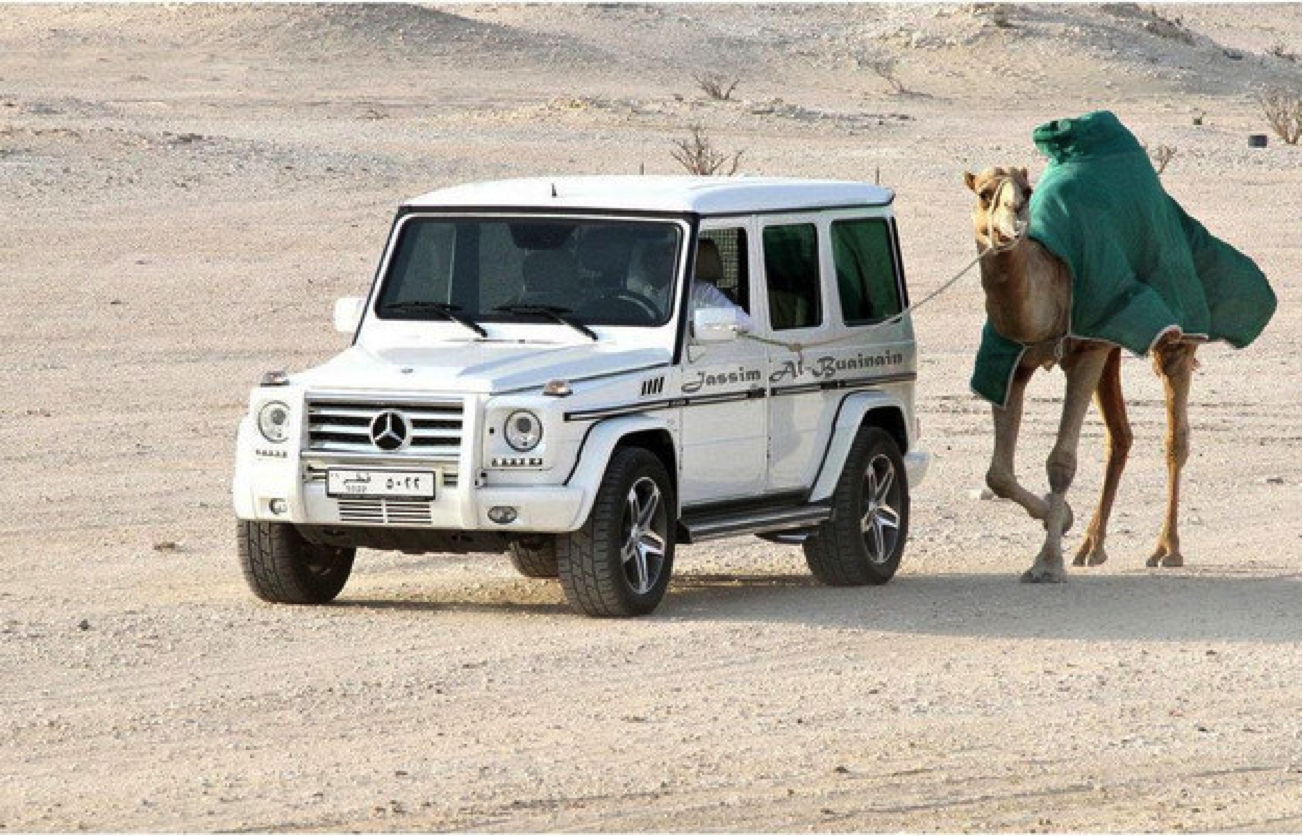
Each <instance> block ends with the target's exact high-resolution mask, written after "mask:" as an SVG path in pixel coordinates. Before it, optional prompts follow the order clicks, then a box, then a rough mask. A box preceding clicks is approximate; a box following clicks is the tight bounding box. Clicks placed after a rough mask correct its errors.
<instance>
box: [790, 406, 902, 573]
mask: <svg viewBox="0 0 1303 836" xmlns="http://www.w3.org/2000/svg"><path fill="white" fill-rule="evenodd" d="M908 532H909V481H908V479H907V478H906V476H905V462H904V459H902V458H901V455H900V449H899V448H898V447H897V446H896V441H895V439H893V438H892V437H891V436H890V435H889V434H887V433H886V432H884V431H883V430H880V429H878V428H877V427H862V428H861V429H860V431H859V433H858V434H857V435H856V437H855V441H854V442H853V443H852V444H851V449H850V453H849V454H848V455H847V457H846V467H845V468H844V469H843V470H842V475H841V478H840V479H839V480H838V482H837V488H836V490H835V491H834V493H833V513H832V518H831V519H829V520H828V521H827V522H825V523H823V524H822V525H820V526H819V528H818V530H817V531H816V532H815V534H814V535H813V536H811V537H810V538H808V539H807V540H806V541H805V544H804V548H805V561H806V563H807V564H809V566H810V571H811V572H812V573H813V574H814V576H815V577H816V578H818V579H819V580H820V581H822V582H823V583H826V584H828V585H830V586H861V585H864V584H883V583H886V582H887V581H889V580H891V578H892V576H893V575H895V574H896V569H897V568H898V567H899V566H900V558H901V555H902V554H903V553H904V551H905V537H906V535H907V534H908Z"/></svg>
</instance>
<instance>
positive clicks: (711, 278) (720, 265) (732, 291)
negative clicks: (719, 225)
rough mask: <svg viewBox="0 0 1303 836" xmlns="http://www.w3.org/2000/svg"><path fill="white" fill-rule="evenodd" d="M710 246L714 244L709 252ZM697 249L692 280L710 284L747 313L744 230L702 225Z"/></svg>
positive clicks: (747, 284)
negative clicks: (694, 272)
mask: <svg viewBox="0 0 1303 836" xmlns="http://www.w3.org/2000/svg"><path fill="white" fill-rule="evenodd" d="M711 248H714V251H715V252H714V254H712V253H711ZM697 251H698V253H699V256H698V259H697V272H696V276H695V278H694V281H696V282H698V283H700V282H709V283H711V284H713V285H714V286H715V287H717V288H719V291H720V292H721V293H723V294H724V295H725V296H727V297H728V298H729V299H730V300H731V301H732V302H733V304H735V305H737V306H738V307H739V308H741V309H742V310H744V311H746V312H747V313H750V312H751V298H750V297H751V293H750V290H749V289H748V288H749V283H748V281H747V234H746V230H745V229H739V228H729V229H703V230H702V231H701V235H700V236H699V237H698V239H697ZM716 255H718V258H716V257H715V256H716Z"/></svg>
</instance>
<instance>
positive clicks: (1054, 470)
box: [1045, 450, 1077, 494]
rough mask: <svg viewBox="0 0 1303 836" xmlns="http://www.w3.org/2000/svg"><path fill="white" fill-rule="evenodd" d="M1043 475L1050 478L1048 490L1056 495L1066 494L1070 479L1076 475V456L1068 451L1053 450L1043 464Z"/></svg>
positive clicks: (1070, 482)
mask: <svg viewBox="0 0 1303 836" xmlns="http://www.w3.org/2000/svg"><path fill="white" fill-rule="evenodd" d="M1045 473H1046V475H1048V476H1049V477H1050V490H1052V491H1054V493H1057V494H1063V493H1067V492H1068V486H1069V485H1071V484H1072V477H1074V476H1076V475H1077V456H1076V454H1075V453H1072V452H1070V451H1068V450H1055V451H1054V452H1052V453H1050V457H1049V459H1048V460H1047V461H1046V462H1045Z"/></svg>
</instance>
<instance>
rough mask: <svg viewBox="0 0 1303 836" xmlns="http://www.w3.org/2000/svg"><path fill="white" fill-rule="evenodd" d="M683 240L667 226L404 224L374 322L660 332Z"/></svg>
mask: <svg viewBox="0 0 1303 836" xmlns="http://www.w3.org/2000/svg"><path fill="white" fill-rule="evenodd" d="M681 237H682V236H681V232H680V228H679V226H678V225H677V224H674V223H670V222H665V221H623V220H592V219H579V218H573V219H572V218H546V219H542V218H422V217H415V218H411V219H410V220H408V221H407V222H406V223H404V224H403V226H402V231H401V233H400V234H399V238H398V244H397V246H396V247H395V248H394V253H393V257H392V258H391V259H390V261H389V268H388V272H387V273H386V275H385V280H384V286H383V289H382V290H381V292H380V296H379V299H378V300H377V302H376V314H377V315H378V316H379V317H381V318H382V319H429V320H442V321H447V320H449V319H450V318H451V317H450V316H449V313H451V314H454V315H455V317H456V319H458V320H462V321H465V322H468V323H479V322H562V321H569V322H570V323H573V324H575V325H578V326H583V325H632V326H646V327H652V326H657V325H663V324H665V323H666V322H668V321H669V317H670V308H671V307H672V305H671V301H672V298H673V297H672V289H673V284H674V273H675V265H676V264H677V262H678V253H679V249H680V239H681ZM558 316H559V317H562V319H558Z"/></svg>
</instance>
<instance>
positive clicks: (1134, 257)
mask: <svg viewBox="0 0 1303 836" xmlns="http://www.w3.org/2000/svg"><path fill="white" fill-rule="evenodd" d="M1032 141H1033V142H1034V143H1035V144H1036V147H1037V149H1038V150H1039V151H1040V152H1041V153H1042V154H1044V155H1045V156H1047V157H1049V160H1050V162H1049V166H1048V167H1047V168H1046V170H1045V173H1044V174H1043V175H1042V176H1041V179H1040V182H1038V183H1037V184H1036V188H1035V190H1034V191H1033V192H1032V198H1031V204H1030V207H1029V212H1030V216H1031V217H1030V221H1031V224H1030V227H1029V229H1028V230H1027V234H1028V236H1029V237H1031V238H1033V239H1035V240H1036V241H1039V242H1040V243H1041V244H1042V245H1043V246H1045V247H1046V248H1047V249H1049V250H1050V251H1051V252H1053V253H1054V254H1055V255H1057V256H1058V257H1059V258H1061V259H1063V261H1064V262H1065V263H1066V264H1067V265H1068V268H1069V269H1070V270H1071V271H1072V303H1071V330H1070V334H1069V335H1070V336H1073V337H1080V338H1086V339H1093V340H1102V341H1105V342H1110V343H1114V344H1116V345H1120V346H1122V347H1124V348H1126V349H1128V350H1130V351H1132V352H1134V353H1135V354H1139V355H1143V354H1147V353H1148V352H1149V350H1150V349H1151V348H1152V347H1153V346H1154V343H1155V342H1156V341H1157V340H1158V338H1159V337H1160V336H1161V335H1162V334H1163V333H1164V332H1166V331H1168V330H1172V329H1180V331H1181V332H1182V333H1184V334H1187V335H1190V336H1202V337H1206V338H1208V339H1211V340H1224V341H1226V342H1228V343H1230V344H1231V345H1233V346H1235V347H1236V348H1243V347H1244V346H1246V345H1248V344H1249V343H1251V342H1253V340H1254V339H1256V338H1257V336H1258V335H1259V334H1260V333H1262V329H1263V328H1265V327H1266V325H1267V322H1268V321H1269V320H1270V319H1271V316H1272V314H1273V313H1274V312H1275V310H1276V295H1275V294H1274V293H1273V292H1272V290H1271V287H1270V286H1269V285H1268V284H1267V278H1266V276H1264V275H1263V273H1262V271H1261V270H1259V269H1258V266H1257V265H1256V264H1254V262H1253V260H1252V259H1250V258H1249V257H1248V256H1246V255H1244V254H1243V253H1241V252H1240V251H1238V250H1236V249H1235V248H1234V247H1232V246H1230V245H1229V244H1227V243H1225V242H1224V241H1221V240H1219V239H1217V238H1215V237H1214V236H1212V235H1210V234H1209V233H1208V230H1207V229H1205V228H1204V227H1203V225H1202V224H1200V223H1199V222H1198V221H1196V220H1195V219H1194V218H1192V217H1190V216H1189V215H1187V214H1186V213H1185V210H1183V209H1182V208H1181V207H1180V205H1178V204H1177V202H1176V201H1175V200H1173V199H1172V198H1171V197H1170V196H1168V194H1167V193H1166V192H1164V191H1163V187H1162V185H1160V184H1159V181H1158V175H1157V174H1156V173H1155V172H1154V167H1153V165H1152V164H1151V163H1150V162H1149V155H1148V154H1147V153H1146V152H1145V149H1144V148H1143V147H1141V145H1140V143H1139V142H1138V141H1137V140H1136V138H1135V137H1134V136H1133V135H1132V134H1131V132H1130V131H1128V130H1127V129H1126V128H1125V127H1124V126H1123V125H1122V123H1121V122H1120V121H1118V118H1117V117H1116V116H1114V115H1113V114H1112V113H1110V112H1108V111H1097V112H1095V113H1088V114H1086V115H1085V116H1081V117H1079V118H1076V119H1057V120H1055V121H1053V122H1047V123H1046V124H1044V125H1041V126H1040V127H1038V128H1037V129H1036V130H1035V131H1033V132H1032ZM1024 350H1025V349H1024V346H1022V345H1020V344H1018V343H1015V342H1012V341H1010V340H1007V339H1005V338H1004V337H1002V336H1001V335H999V334H997V333H996V332H995V329H993V328H992V327H991V324H990V323H989V322H988V323H986V326H985V327H984V328H983V330H982V342H981V346H980V348H979V349H978V352H977V363H976V366H975V368H974V371H973V378H972V383H971V385H972V388H973V391H974V392H976V393H977V394H978V395H981V396H982V397H983V398H985V399H987V400H989V401H991V402H992V403H995V404H997V405H999V406H1003V405H1004V404H1005V401H1006V399H1007V398H1008V394H1009V382H1010V380H1011V379H1012V377H1013V372H1014V369H1015V368H1016V367H1017V365H1018V362H1019V360H1020V358H1021V357H1022V353H1023V351H1024Z"/></svg>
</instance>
